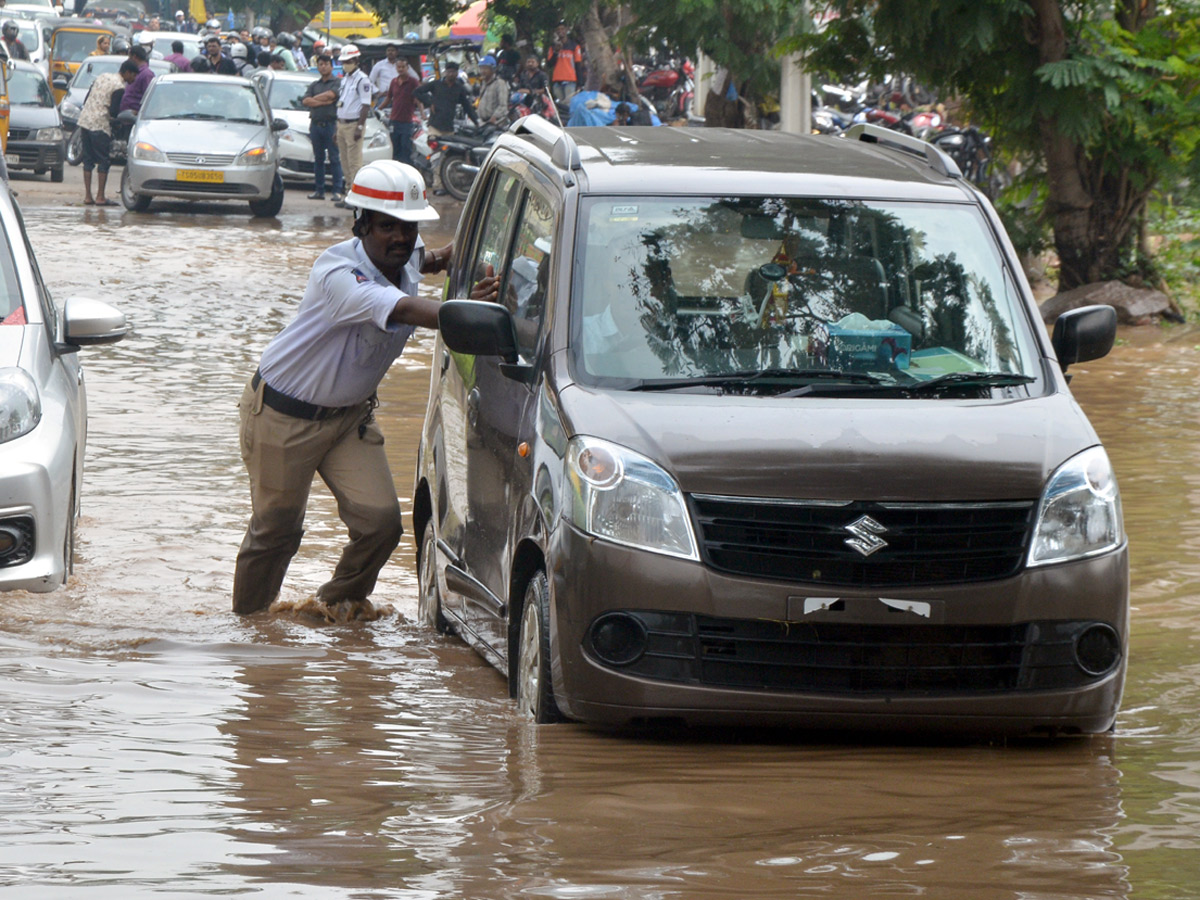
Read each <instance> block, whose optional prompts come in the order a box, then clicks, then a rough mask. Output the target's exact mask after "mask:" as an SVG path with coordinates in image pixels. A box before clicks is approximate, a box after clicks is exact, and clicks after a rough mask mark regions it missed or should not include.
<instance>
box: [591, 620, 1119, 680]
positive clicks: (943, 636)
mask: <svg viewBox="0 0 1200 900" xmlns="http://www.w3.org/2000/svg"><path fill="white" fill-rule="evenodd" d="M609 615H610V616H611V614H609ZM619 615H621V616H627V617H632V618H634V619H636V620H637V621H638V622H639V623H640V625H641V628H642V629H643V630H644V634H645V650H644V652H643V653H641V655H640V656H638V658H637V659H635V660H634V661H633V662H631V663H628V664H619V665H617V664H612V663H607V662H605V661H604V660H603V659H599V654H597V653H596V652H595V650H594V649H592V647H591V646H585V649H587V650H588V652H589V655H590V656H592V658H594V659H597V661H598V662H600V663H601V664H602V665H606V666H607V667H609V668H611V669H615V670H618V671H620V672H622V673H624V674H628V675H635V676H640V677H643V678H649V679H655V680H659V681H669V682H676V683H685V684H697V685H703V686H706V687H717V688H729V689H740V690H760V691H792V692H806V693H833V694H863V695H866V694H875V695H881V694H882V695H907V696H914V695H916V696H933V695H937V696H954V695H973V694H983V693H993V692H998V691H1022V690H1060V689H1066V688H1073V687H1079V686H1082V685H1086V684H1088V683H1090V682H1094V681H1096V680H1097V679H1099V678H1101V677H1104V675H1106V674H1107V671H1106V672H1101V673H1097V672H1091V673H1089V672H1087V671H1085V670H1084V669H1083V668H1082V667H1080V665H1078V663H1077V654H1076V649H1075V648H1076V642H1077V639H1078V638H1079V637H1080V635H1082V634H1084V633H1085V632H1087V631H1088V630H1089V629H1095V628H1097V627H1099V628H1101V629H1105V630H1107V626H1104V625H1099V626H1098V625H1097V623H1094V622H1024V623H1019V624H1014V625H937V624H925V623H922V624H895V625H864V624H856V623H831V622H782V621H767V620H760V619H729V618H713V617H709V616H700V615H692V614H687V613H669V612H653V611H642V610H638V611H624V612H622V613H620V614H619ZM585 645H586V640H585ZM1116 658H1117V659H1119V652H1118V653H1117V656H1116ZM1112 665H1114V666H1115V663H1113V664H1112ZM1111 668H1112V666H1110V667H1109V669H1108V671H1111Z"/></svg>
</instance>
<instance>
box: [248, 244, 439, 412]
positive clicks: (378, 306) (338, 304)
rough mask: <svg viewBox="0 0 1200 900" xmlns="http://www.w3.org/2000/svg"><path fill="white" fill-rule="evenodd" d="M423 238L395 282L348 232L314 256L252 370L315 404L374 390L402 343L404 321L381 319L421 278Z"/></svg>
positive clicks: (408, 330) (360, 397)
mask: <svg viewBox="0 0 1200 900" xmlns="http://www.w3.org/2000/svg"><path fill="white" fill-rule="evenodd" d="M424 247H425V244H424V242H423V241H422V240H421V239H420V238H417V246H416V249H414V250H413V255H412V259H410V260H409V261H408V264H407V265H406V266H405V267H404V273H403V275H402V276H401V279H400V282H401V286H400V287H399V288H397V287H396V286H395V285H393V284H392V283H391V282H390V281H388V280H387V278H385V277H384V275H383V273H382V272H380V271H379V269H378V268H376V266H375V264H374V263H373V262H371V260H370V259H369V258H368V257H367V254H366V251H365V250H363V246H362V241H360V240H359V239H358V238H352V239H350V240H348V241H343V242H342V243H340V244H334V245H333V246H332V247H330V248H329V249H328V250H326V251H325V252H324V253H322V254H321V255H320V256H319V257H318V258H317V261H316V262H315V263H313V267H312V273H311V274H310V275H309V276H308V287H307V288H306V289H305V291H304V299H303V300H301V301H300V306H299V308H298V309H297V310H296V318H294V319H293V320H292V321H291V322H290V323H289V324H288V325H287V327H286V328H284V329H283V331H281V332H279V334H277V335H276V336H275V338H274V339H273V340H272V341H271V343H270V344H268V345H267V348H266V350H264V351H263V355H262V361H261V362H260V363H259V367H258V369H259V371H260V372H261V373H262V377H263V380H264V381H266V383H267V384H269V385H270V386H271V387H273V388H274V389H275V390H277V391H280V392H282V393H284V394H287V395H288V396H289V397H293V398H295V399H297V400H303V401H305V402H307V403H315V404H316V405H318V406H353V405H354V404H356V403H361V402H363V401H364V400H366V399H367V398H368V397H370V396H371V395H372V394H373V393H375V389H376V388H377V387H378V386H379V382H380V381H382V380H383V376H384V375H385V374H387V370H388V367H389V366H390V365H391V364H392V363H393V362H395V360H396V358H397V357H398V356H399V355H400V353H401V352H402V351H403V350H404V344H405V343H406V342H407V341H408V338H409V335H411V334H412V333H413V327H412V326H411V325H396V324H393V323H389V322H388V316H390V315H391V314H392V310H393V309H394V308H395V306H396V301H397V300H399V299H400V298H401V297H402V296H414V295H415V294H416V291H417V284H418V283H420V281H421V260H422V259H423V258H424V255H425V249H424Z"/></svg>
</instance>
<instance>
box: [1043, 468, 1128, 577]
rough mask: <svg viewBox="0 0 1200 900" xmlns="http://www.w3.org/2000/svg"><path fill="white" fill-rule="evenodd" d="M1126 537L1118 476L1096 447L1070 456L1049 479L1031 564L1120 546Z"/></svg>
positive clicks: (1047, 562)
mask: <svg viewBox="0 0 1200 900" xmlns="http://www.w3.org/2000/svg"><path fill="white" fill-rule="evenodd" d="M1124 539H1125V526H1124V523H1123V520H1122V516H1121V493H1120V491H1118V490H1117V479H1116V478H1115V477H1114V476H1113V470H1112V466H1111V465H1110V464H1109V462H1108V455H1107V454H1106V453H1105V452H1104V450H1103V449H1102V448H1100V447H1092V448H1091V449H1090V450H1084V451H1083V452H1082V453H1079V454H1077V455H1075V456H1073V457H1071V458H1070V459H1068V460H1067V461H1066V462H1065V463H1063V464H1062V465H1061V466H1059V467H1058V470H1057V471H1056V472H1055V473H1054V474H1053V475H1051V476H1050V480H1049V481H1048V482H1046V489H1045V490H1044V491H1043V492H1042V500H1041V503H1040V504H1039V505H1038V517H1037V523H1036V524H1035V526H1034V529H1033V546H1031V547H1030V548H1029V565H1031V566H1043V565H1047V564H1049V563H1059V562H1066V561H1067V560H1071V559H1082V558H1083V557H1087V556H1095V555H1096V554H1098V553H1105V552H1107V551H1109V550H1112V549H1114V548H1116V547H1118V546H1119V545H1120V544H1121V542H1122V541H1123V540H1124Z"/></svg>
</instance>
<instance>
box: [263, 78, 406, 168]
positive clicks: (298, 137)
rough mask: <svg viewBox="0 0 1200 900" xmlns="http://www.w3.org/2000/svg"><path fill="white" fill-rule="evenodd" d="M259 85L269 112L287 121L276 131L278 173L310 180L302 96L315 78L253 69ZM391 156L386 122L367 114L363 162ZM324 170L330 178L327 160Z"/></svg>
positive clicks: (310, 158)
mask: <svg viewBox="0 0 1200 900" xmlns="http://www.w3.org/2000/svg"><path fill="white" fill-rule="evenodd" d="M251 80H253V81H254V82H255V83H256V84H258V85H259V86H260V87H261V88H262V92H263V95H264V96H266V98H267V103H268V104H269V105H270V107H271V113H272V114H273V115H275V116H278V117H279V118H280V119H283V120H284V121H285V122H287V125H288V127H287V131H284V132H282V133H281V134H280V135H279V174H280V175H282V176H283V180H284V181H289V182H294V183H296V184H306V185H311V184H312V183H313V148H312V141H311V140H309V137H308V124H309V115H308V107H306V106H305V105H304V104H303V103H301V102H300V101H301V100H303V99H304V95H305V92H307V90H308V86H309V85H310V84H312V83H313V82H314V81H316V80H317V76H316V75H314V74H312V73H311V72H273V71H271V70H270V69H267V70H264V71H262V72H255V73H254V75H253V76H252V77H251ZM391 158H392V138H391V135H389V134H388V128H387V126H386V125H385V124H384V123H383V122H381V121H379V119H378V118H376V117H375V116H368V117H367V127H366V129H365V130H364V133H363V165H366V164H367V163H370V162H375V161H376V160H379V159H391ZM325 174H326V177H327V178H331V177H332V176H331V175H330V170H329V167H328V160H327V161H326V168H325Z"/></svg>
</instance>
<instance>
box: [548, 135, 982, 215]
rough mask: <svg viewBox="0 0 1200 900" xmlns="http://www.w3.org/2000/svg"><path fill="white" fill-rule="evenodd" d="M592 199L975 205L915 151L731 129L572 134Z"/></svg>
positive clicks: (956, 180) (958, 185)
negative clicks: (782, 197)
mask: <svg viewBox="0 0 1200 900" xmlns="http://www.w3.org/2000/svg"><path fill="white" fill-rule="evenodd" d="M567 133H568V134H569V135H570V137H571V138H572V139H573V140H574V143H575V145H576V147H577V148H578V154H579V156H578V159H579V167H580V169H581V170H582V172H583V175H584V177H585V179H586V183H585V191H586V192H588V193H593V192H595V193H641V194H647V193H666V194H684V195H687V194H691V195H707V196H712V195H735V194H774V195H779V194H795V195H805V194H811V195H813V196H826V197H842V196H844V197H856V198H877V199H878V198H886V199H944V200H957V201H959V202H962V201H964V200H966V199H967V196H968V195H967V194H966V193H964V191H963V188H962V186H961V183H962V179H961V178H952V177H949V176H947V175H945V174H942V173H939V172H938V171H937V170H936V169H935V168H934V167H932V166H931V165H930V164H929V163H928V162H927V161H925V160H923V159H921V158H919V157H917V156H915V155H914V154H912V153H906V152H899V151H897V150H892V149H886V148H883V147H880V146H877V145H873V144H869V143H866V142H864V141H858V140H849V139H846V138H838V137H831V136H828V135H797V134H786V133H784V132H780V131H760V130H749V129H728V128H672V127H668V126H663V127H657V128H651V127H635V128H616V127H613V126H607V127H591V128H571V129H569V130H568V132H567Z"/></svg>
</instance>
